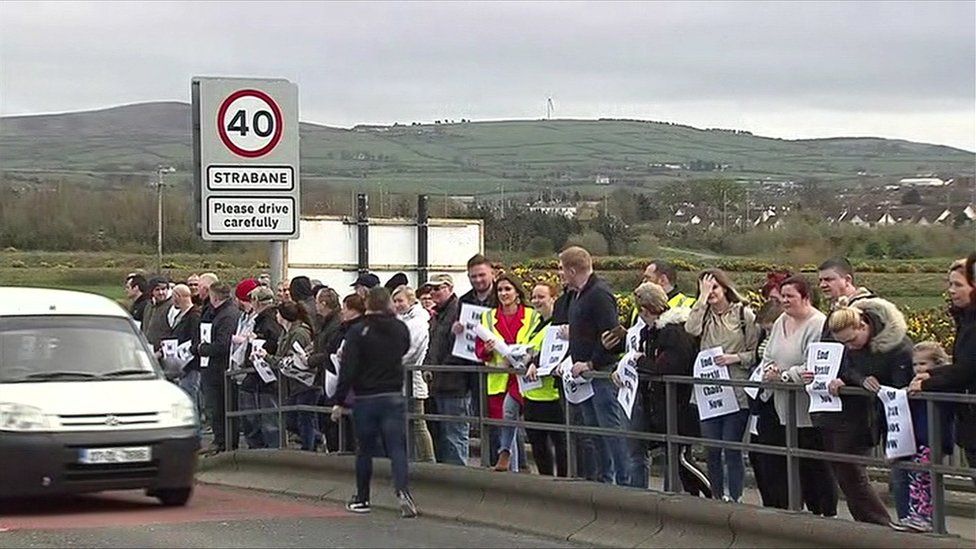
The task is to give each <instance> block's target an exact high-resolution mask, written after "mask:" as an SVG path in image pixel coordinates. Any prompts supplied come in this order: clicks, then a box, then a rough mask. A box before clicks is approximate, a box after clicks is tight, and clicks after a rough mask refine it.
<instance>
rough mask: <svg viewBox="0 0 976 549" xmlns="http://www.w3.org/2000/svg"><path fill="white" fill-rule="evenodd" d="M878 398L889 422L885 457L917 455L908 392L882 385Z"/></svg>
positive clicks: (895, 457) (896, 457)
mask: <svg viewBox="0 0 976 549" xmlns="http://www.w3.org/2000/svg"><path fill="white" fill-rule="evenodd" d="M878 398H879V399H880V400H881V403H882V404H884V409H885V419H886V420H887V422H888V438H887V440H885V446H884V448H885V457H886V458H888V459H898V458H903V457H907V456H913V455H915V451H916V447H915V428H914V427H913V426H912V412H911V409H910V408H909V407H908V392H907V391H906V390H905V389H893V388H891V387H885V386H884V385H882V386H881V389H880V390H879V391H878Z"/></svg>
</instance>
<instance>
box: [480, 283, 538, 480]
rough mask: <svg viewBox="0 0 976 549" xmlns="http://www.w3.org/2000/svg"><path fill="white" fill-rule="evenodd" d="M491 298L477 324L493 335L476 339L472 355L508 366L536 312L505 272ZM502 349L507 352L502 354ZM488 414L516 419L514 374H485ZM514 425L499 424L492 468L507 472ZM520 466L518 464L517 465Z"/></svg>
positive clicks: (528, 334)
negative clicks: (494, 304) (493, 301)
mask: <svg viewBox="0 0 976 549" xmlns="http://www.w3.org/2000/svg"><path fill="white" fill-rule="evenodd" d="M495 298H496V299H497V300H498V306H497V307H495V308H494V309H490V310H488V311H486V312H485V313H484V314H482V316H481V324H482V325H483V326H484V327H485V328H487V329H488V331H490V332H491V334H492V336H493V337H490V338H487V339H482V338H480V337H479V338H478V340H477V341H476V342H475V354H476V355H477V356H478V358H479V359H481V360H483V361H484V363H485V366H495V367H498V368H508V367H511V366H512V357H513V356H514V353H511V351H512V349H513V348H514V346H515V345H523V346H526V347H527V346H528V345H529V344H530V342H531V335H532V332H533V330H534V329H535V327H536V325H537V324H538V323H539V313H537V312H536V311H535V309H532V308H529V307H526V306H525V293H524V291H523V290H522V285H521V284H520V283H519V282H517V281H516V280H515V279H514V278H512V277H511V276H509V275H502V276H500V277H498V278H497V279H496V280H495ZM504 351H509V352H510V353H511V354H509V356H505V355H504V354H503V352H504ZM487 377H488V383H487V384H488V388H487V389H488V417H490V418H492V419H503V418H504V419H518V416H519V414H520V413H521V411H522V402H523V401H522V393H521V390H520V389H519V383H518V377H517V376H513V375H510V374H508V373H497V374H488V376H487ZM516 433H517V429H516V428H515V427H502V428H501V440H500V441H499V449H498V462H497V463H496V465H495V470H496V471H507V470H508V469H509V466H510V465H511V458H512V452H513V451H516V450H518V447H517V446H516V444H517V441H516V438H517V437H516ZM519 465H521V464H519Z"/></svg>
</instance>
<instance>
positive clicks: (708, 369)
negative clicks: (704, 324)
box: [693, 347, 739, 421]
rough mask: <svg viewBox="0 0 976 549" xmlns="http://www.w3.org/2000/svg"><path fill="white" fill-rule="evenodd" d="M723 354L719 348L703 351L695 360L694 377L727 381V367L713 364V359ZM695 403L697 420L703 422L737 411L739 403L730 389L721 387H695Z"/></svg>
mask: <svg viewBox="0 0 976 549" xmlns="http://www.w3.org/2000/svg"><path fill="white" fill-rule="evenodd" d="M722 354H724V353H723V352H722V348H721V347H713V348H711V349H705V350H704V351H702V352H700V353H698V357H696V358H695V370H694V374H693V375H694V377H697V378H699V379H729V369H728V367H727V366H719V365H718V364H716V363H715V357H718V356H720V355H722ZM695 403H696V404H697V405H698V419H700V420H702V421H704V420H706V419H711V418H713V417H719V416H724V415H727V414H731V413H734V412H738V411H739V401H738V400H736V398H735V391H734V390H733V389H732V387H726V386H722V385H695Z"/></svg>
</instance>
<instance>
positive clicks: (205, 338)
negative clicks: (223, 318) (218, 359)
mask: <svg viewBox="0 0 976 549" xmlns="http://www.w3.org/2000/svg"><path fill="white" fill-rule="evenodd" d="M212 333H213V324H212V323H210V322H202V323H200V343H210V335H211V334H212ZM207 366H210V357H209V356H202V357H200V367H201V368H206V367H207Z"/></svg>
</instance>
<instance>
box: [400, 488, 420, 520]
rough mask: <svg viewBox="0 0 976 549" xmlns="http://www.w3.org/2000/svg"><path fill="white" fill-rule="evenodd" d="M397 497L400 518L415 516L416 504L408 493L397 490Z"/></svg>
mask: <svg viewBox="0 0 976 549" xmlns="http://www.w3.org/2000/svg"><path fill="white" fill-rule="evenodd" d="M397 499H398V500H399V501H400V517H401V518H414V517H416V516H417V504H416V503H414V501H413V498H412V497H410V494H409V493H407V492H399V493H397Z"/></svg>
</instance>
